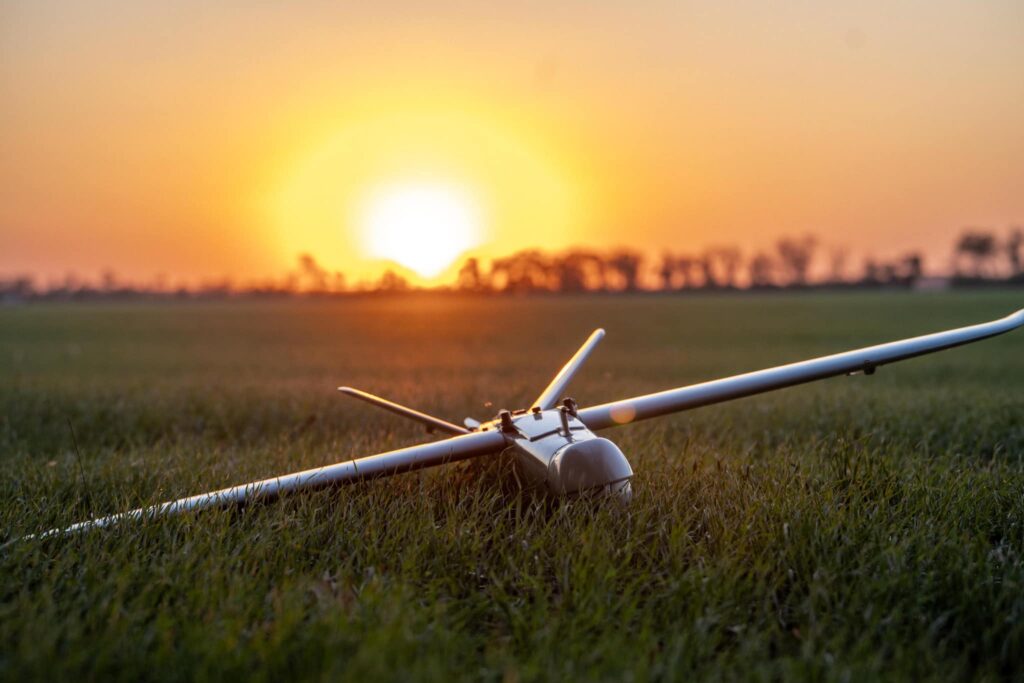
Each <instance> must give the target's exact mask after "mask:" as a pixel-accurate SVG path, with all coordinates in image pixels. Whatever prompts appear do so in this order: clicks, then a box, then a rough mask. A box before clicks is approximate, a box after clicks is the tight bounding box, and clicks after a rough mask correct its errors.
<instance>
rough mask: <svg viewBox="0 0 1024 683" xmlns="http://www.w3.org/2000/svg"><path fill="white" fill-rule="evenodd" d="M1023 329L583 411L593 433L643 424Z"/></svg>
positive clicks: (873, 352) (920, 344)
mask: <svg viewBox="0 0 1024 683" xmlns="http://www.w3.org/2000/svg"><path fill="white" fill-rule="evenodd" d="M1022 325H1024V310H1020V311H1017V312H1016V313H1014V314H1012V315H1008V316H1006V317H1005V318H1000V319H999V320H993V321H992V322H988V323H981V324H980V325H971V326H970V327H961V328H958V329H955V330H947V331H945V332H938V333H936V334H927V335H924V336H922V337H914V338H912V339H904V340H902V341H896V342H891V343H889V344H879V345H878V346H869V347H867V348H863V349H858V350H856V351H847V352H846V353H837V354H835V355H833V356H824V357H822V358H815V359H813V360H806V361H803V362H800V363H791V364H789V365H782V366H779V367H777V368H770V369H768V370H760V371H758V372H748V373H747V374H745V375H736V376H735V377H726V378H725V379H717V380H714V381H712V382H704V383H703V384H693V385H691V386H688V387H682V388H680V389H669V390H668V391H662V392H660V393H657V394H647V395H646V396H637V397H635V398H628V399H625V400H622V401H614V402H612V403H605V404H604V405H599V406H593V407H591V408H585V409H583V410H581V411H579V418H580V420H581V421H582V422H583V424H585V425H587V427H589V428H590V429H604V428H605V427H614V426H615V425H621V424H628V423H630V422H635V421H637V420H646V419H647V418H649V417H657V416H659V415H667V414H669V413H675V412H679V411H682V410H690V409H691V408H699V407H701V406H706V405H711V404H712V403H721V402H722V401H731V400H733V399H736V398H742V397H744V396H752V395H754V394H760V393H763V392H766V391H773V390H775V389H782V388H784V387H790V386H793V385H795V384H803V383H804V382H813V381H814V380H818V379H824V378H826V377H832V376H835V375H845V374H850V373H855V372H864V373H867V374H870V373H872V372H874V370H875V368H877V367H878V366H880V365H885V364H887V363H895V362H896V361H900V360H906V359H907V358H913V357H915V356H922V355H924V354H926V353H934V352H936V351H943V350H945V349H951V348H953V347H954V346H961V345H963V344H970V343H971V342H976V341H980V340H982V339H988V338H989V337H994V336H996V335H998V334H1003V333H1004V332H1009V331H1010V330H1013V329H1016V328H1018V327H1021V326H1022Z"/></svg>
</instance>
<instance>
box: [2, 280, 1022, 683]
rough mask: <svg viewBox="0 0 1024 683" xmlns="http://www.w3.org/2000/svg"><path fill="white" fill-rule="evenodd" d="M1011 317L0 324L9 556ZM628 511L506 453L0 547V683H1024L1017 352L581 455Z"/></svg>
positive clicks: (745, 307)
mask: <svg viewBox="0 0 1024 683" xmlns="http://www.w3.org/2000/svg"><path fill="white" fill-rule="evenodd" d="M1021 306H1024V296H1022V295H1021V294H1020V293H1001V292H995V293H969V294H950V293H941V294H927V295H925V294H918V295H910V294H898V295H897V294H842V295H840V294H832V295H806V296H803V295H792V294H790V295H766V296H754V295H751V296H718V297H716V296H692V297H635V298H628V297H590V298H579V299H573V298H536V299H455V298H449V299H445V298H434V297H427V296H424V297H406V298H381V299H362V300H350V301H340V302H291V303H192V304H174V305H160V304H88V305H86V304H83V305H74V306H49V305H39V306H23V307H7V308H0V378H2V384H0V534H2V538H3V540H8V539H14V538H17V537H18V536H20V535H23V534H26V533H32V532H36V531H40V530H43V529H47V528H51V527H55V526H60V525H64V524H68V523H70V522H73V521H79V520H81V519H84V518H88V517H91V516H94V515H96V514H106V513H110V512H116V511H120V510H123V509H126V508H130V507H137V506H139V505H143V504H147V503H153V502H159V501H162V500H166V499H169V498H175V497H179V496H183V495H188V494H193V493H198V492H201V491H205V490H209V489H212V488H216V487H221V486H225V485H229V484H235V483H241V482H244V481H249V480H251V479H257V478H263V477H267V476H272V475H274V474H279V473H284V472H288V471H293V470H297V469H302V468H308V467H313V466H316V465H320V464H327V463H331V462H337V461H340V460H347V459H349V458H351V457H358V456H361V455H368V454H371V453H375V452H379V451H383V450H388V449H392V448H396V447H400V446H402V445H407V444H411V443H415V442H416V441H418V440H420V439H422V438H425V435H424V434H423V432H422V431H421V430H420V428H419V427H417V426H416V425H413V424H409V423H406V422H404V421H402V420H401V419H399V418H397V417H395V416H392V415H390V414H388V413H382V412H380V411H377V410H375V409H373V408H371V407H369V406H365V405H363V404H360V403H356V402H353V401H351V400H349V399H346V398H344V397H342V396H340V395H339V394H338V393H337V391H335V388H336V387H337V386H338V385H341V384H349V385H352V386H355V387H360V388H364V389H366V390H369V391H373V392H375V393H379V394H382V395H384V396H387V397H390V398H393V399H395V400H397V401H400V402H403V403H407V404H410V405H412V406H415V407H418V408H420V409H422V410H425V411H428V412H431V413H434V414H437V415H439V416H442V417H445V418H448V419H451V420H452V421H461V419H462V417H463V416H466V415H472V416H475V417H478V418H486V417H490V416H491V415H493V414H494V413H495V412H496V411H497V410H498V409H499V408H501V407H510V408H515V407H525V405H526V404H527V403H528V402H529V400H530V399H532V398H533V397H534V396H535V395H536V393H537V392H538V391H539V390H540V389H541V388H543V387H544V385H545V384H546V383H547V381H548V379H549V378H550V376H551V375H552V374H553V373H554V372H555V371H556V370H557V368H558V367H559V366H560V365H561V364H562V363H563V362H564V361H565V359H566V358H567V357H568V356H569V355H570V354H571V353H572V352H573V351H574V350H575V348H576V346H577V345H578V344H579V343H580V342H581V341H582V340H583V339H584V338H585V336H586V334H587V333H588V332H589V331H590V330H591V329H592V328H594V327H597V326H603V327H605V328H606V329H607V330H608V337H607V338H606V339H605V341H604V342H603V344H602V346H601V347H600V348H599V349H598V351H597V352H596V354H595V356H594V357H593V358H592V359H591V361H589V363H588V366H587V367H586V368H585V369H584V371H583V372H582V374H581V375H580V376H579V377H578V379H577V381H575V382H574V384H573V386H572V390H571V393H572V395H574V396H575V397H576V398H577V399H578V400H579V401H580V403H581V404H583V405H587V404H591V403H597V402H603V401H607V400H611V399H615V398H621V397H626V396H631V395H635V394H639V393H645V392H650V391H655V390H660V389H664V388H668V387H672V386H678V385H683V384H687V383H691V382H694V381H699V380H703V379H709V378H714V377H717V376H722V375H728V374H734V373H737V372H742V371H747V370H753V369H758V368H760V367H767V366H770V365H775V364H779V363H783V362H789V361H792V360H799V359H802V358H805V357H811V356H815V355H821V354H826V353H831V352H836V351H842V350H846V349H849V348H855V347H857V346H861V345H866V344H871V343H877V342H882V341H889V340H892V339H897V338H901V337H906V336H912V335H915V334H921V333H925V332H930V331H936V330H939V329H943V328H946V327H951V326H958V325H962V324H968V323H972V322H980V321H983V320H987V319H991V318H995V317H1001V316H1003V315H1005V314H1007V313H1009V312H1011V311H1013V310H1016V309H1018V308H1020V307H1021ZM605 435H606V436H609V437H611V438H613V439H614V440H616V442H617V443H619V445H620V446H621V447H622V449H623V451H624V452H625V453H626V454H627V456H628V457H629V458H630V460H631V462H632V464H633V467H634V469H635V470H636V473H637V474H636V478H635V480H634V491H635V497H634V501H633V504H632V505H631V506H630V507H629V509H628V510H627V509H622V508H620V507H618V506H616V505H614V504H610V503H601V502H597V501H590V500H577V501H568V502H566V501H562V502H559V501H551V500H547V499H545V498H543V497H539V496H536V495H534V494H532V493H530V492H528V491H517V490H515V487H514V485H513V483H511V481H510V479H509V478H508V477H507V476H503V472H504V471H505V470H506V469H507V467H506V465H507V463H505V462H503V461H502V460H501V459H500V458H499V459H496V460H495V461H493V462H489V463H483V464H480V463H479V462H478V463H477V464H475V465H470V464H461V465H455V466H450V467H448V468H444V469H440V470H432V471H429V472H421V473H415V474H408V475H404V476H401V477H398V478H394V479H389V480H380V481H376V482H370V483H364V484H359V485H355V486H350V487H346V488H344V489H339V490H335V491H325V492H320V493H317V494H314V495H310V496H305V497H291V498H288V499H286V500H284V501H282V502H280V503H277V504H273V505H264V506H252V507H249V508H246V509H245V510H242V511H237V510H235V511H232V510H225V511H213V512H208V513H204V514H200V515H192V516H185V517H179V518H172V519H164V520H147V521H145V522H142V523H137V524H127V525H123V526H121V527H118V528H116V529H112V530H107V531H101V532H94V533H88V534H84V535H81V536H79V537H74V538H68V539H56V540H47V541H42V542H37V541H33V542H14V543H10V544H8V545H6V546H5V547H4V548H3V549H2V550H0V677H2V678H3V679H5V680H25V679H47V680H59V679H63V680H76V679H81V678H92V679H103V680H112V679H126V680H135V679H160V680H195V679H219V678H225V677H228V676H232V677H236V676H238V677H242V676H244V677H245V678H247V679H252V680H282V679H291V678H300V679H309V678H312V679H321V678H329V679H336V678H342V679H350V680H374V679H397V680H410V681H411V680H439V679H448V678H465V679H474V680H475V679H482V680H507V681H517V680H518V681H528V680H602V679H603V680H638V681H639V680H649V679H678V680H692V679H716V680H722V679H724V680H733V679H754V680H758V679H760V680H778V679H787V680H789V679H797V680H799V679H807V680H864V679H876V678H884V679H902V678H913V679H920V678H935V679H949V680H965V679H999V678H1016V679H1017V680H1020V678H1021V677H1022V676H1024V526H1022V525H1024V333H1022V332H1017V333H1016V334H1010V335H1007V336H1004V337H1000V338H998V339H995V340H991V341H987V342H982V343H981V344H979V345H975V346H972V347H967V348H963V349H956V350H952V351H948V352H945V353H942V354H938V355H933V356H928V357H926V358H922V359H916V360H913V361H909V362H907V363H902V364H898V365H894V366H888V367H884V368H882V369H880V370H879V371H878V373H877V374H875V375H874V376H871V377H864V376H857V377H850V378H847V377H843V378H835V379H832V380H828V381H825V382H821V383H817V384H814V385H806V386H803V387H796V388H791V389H787V390H785V391H781V392H776V393H774V394H766V395H762V396H758V397H753V398H748V399H744V400H741V401H738V402H735V403H731V404H724V405H720V406H712V407H708V408H703V409H700V410H697V411H693V412H690V413H685V414H680V415H676V416H673V417H668V418H662V419H659V420H652V421H649V422H643V423H638V424H635V425H630V426H627V427H622V428H618V429H615V430H610V431H609V432H606V433H605Z"/></svg>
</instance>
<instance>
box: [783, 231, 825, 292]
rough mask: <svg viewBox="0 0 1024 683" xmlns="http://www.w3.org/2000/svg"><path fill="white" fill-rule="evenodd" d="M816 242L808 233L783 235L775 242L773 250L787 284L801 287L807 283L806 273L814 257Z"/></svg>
mask: <svg viewBox="0 0 1024 683" xmlns="http://www.w3.org/2000/svg"><path fill="white" fill-rule="evenodd" d="M816 244H817V242H816V240H815V239H814V237H812V236H810V235H805V236H803V237H784V238H782V239H780V240H779V241H778V242H776V244H775V250H776V252H777V253H778V255H779V262H780V265H781V266H782V267H783V269H784V270H785V273H786V280H787V282H788V283H789V284H793V285H797V286H801V287H802V286H804V285H806V284H807V274H808V271H809V270H810V267H811V260H812V259H813V258H814V248H815V246H816Z"/></svg>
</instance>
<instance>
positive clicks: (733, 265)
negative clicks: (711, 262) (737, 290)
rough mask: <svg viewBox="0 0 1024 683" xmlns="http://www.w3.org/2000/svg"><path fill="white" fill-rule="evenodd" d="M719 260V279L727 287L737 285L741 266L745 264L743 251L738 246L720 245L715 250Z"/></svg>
mask: <svg viewBox="0 0 1024 683" xmlns="http://www.w3.org/2000/svg"><path fill="white" fill-rule="evenodd" d="M714 256H715V259H716V260H717V261H718V265H719V272H720V278H719V281H720V282H721V284H722V285H724V286H725V287H735V286H736V285H737V276H738V274H739V270H740V266H741V265H743V253H742V252H741V251H740V250H739V249H738V248H737V247H719V248H717V249H715V250H714Z"/></svg>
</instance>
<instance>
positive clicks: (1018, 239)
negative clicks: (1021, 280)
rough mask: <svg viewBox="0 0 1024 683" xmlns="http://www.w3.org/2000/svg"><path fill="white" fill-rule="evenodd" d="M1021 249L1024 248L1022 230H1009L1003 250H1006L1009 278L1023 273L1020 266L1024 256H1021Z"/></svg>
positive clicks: (1018, 228) (1017, 228) (1023, 232)
mask: <svg viewBox="0 0 1024 683" xmlns="http://www.w3.org/2000/svg"><path fill="white" fill-rule="evenodd" d="M1022 247H1024V228H1021V227H1014V228H1010V234H1009V235H1007V237H1006V242H1005V243H1004V244H1003V248H1004V249H1005V250H1006V260H1007V261H1008V262H1009V266H1010V276H1011V277H1013V276H1017V275H1020V274H1021V273H1022V272H1024V268H1022V266H1021V262H1022V261H1024V255H1022V254H1021V248H1022Z"/></svg>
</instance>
